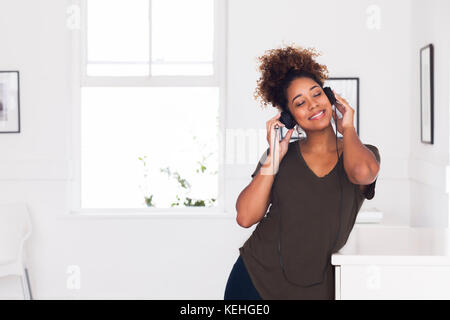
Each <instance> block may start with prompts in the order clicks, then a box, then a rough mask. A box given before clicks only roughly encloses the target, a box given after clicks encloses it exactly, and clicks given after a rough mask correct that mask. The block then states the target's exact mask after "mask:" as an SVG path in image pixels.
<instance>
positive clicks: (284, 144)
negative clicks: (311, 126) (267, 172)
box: [266, 112, 294, 173]
mask: <svg viewBox="0 0 450 320" xmlns="http://www.w3.org/2000/svg"><path fill="white" fill-rule="evenodd" d="M280 116H281V112H279V113H278V114H277V115H276V116H275V117H273V118H271V119H269V120H268V121H267V122H266V129H267V142H268V143H269V156H268V161H269V163H266V164H267V165H270V166H271V165H272V158H273V164H274V168H273V169H274V172H275V173H276V172H277V171H278V166H279V163H280V162H281V160H282V159H283V158H284V156H285V155H286V153H287V150H288V147H289V141H290V139H291V136H292V133H293V132H294V128H292V129H289V130H288V132H287V134H286V136H285V137H284V138H283V140H281V141H280V132H279V130H278V129H275V126H276V125H278V127H284V126H285V125H284V124H283V123H282V122H281V121H280V120H279V118H280ZM275 134H276V138H275ZM274 140H275V141H274ZM274 143H275V145H274ZM274 147H275V152H276V153H275V154H274V153H273V150H274Z"/></svg>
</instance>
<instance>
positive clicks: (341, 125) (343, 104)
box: [332, 90, 355, 135]
mask: <svg viewBox="0 0 450 320" xmlns="http://www.w3.org/2000/svg"><path fill="white" fill-rule="evenodd" d="M332 91H333V93H334V96H335V97H336V100H337V102H336V107H337V109H338V110H339V112H340V113H341V114H342V118H341V119H339V117H337V115H336V112H335V111H333V119H335V117H337V130H338V131H339V133H340V134H342V135H344V130H345V129H347V128H354V127H355V126H354V124H353V123H354V121H353V118H354V115H355V110H353V108H352V107H350V105H349V104H348V102H347V100H345V99H344V98H342V97H341V96H340V95H338V94H337V93H336V92H335V91H334V90H332Z"/></svg>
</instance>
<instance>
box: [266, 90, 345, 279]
mask: <svg viewBox="0 0 450 320" xmlns="http://www.w3.org/2000/svg"><path fill="white" fill-rule="evenodd" d="M319 84H320V83H319ZM323 91H324V92H325V95H326V96H327V97H328V100H329V101H330V103H331V106H333V105H334V106H336V102H337V99H336V97H335V95H334V93H333V91H332V90H331V88H330V87H325V88H323ZM336 117H337V109H336V108H335V114H334V123H335V126H336V153H337V156H338V163H339V161H340V159H341V157H340V156H339V151H338V145H337V119H336ZM279 120H280V122H281V123H283V124H284V125H285V127H286V128H287V129H292V128H293V127H294V126H295V125H296V124H297V122H296V121H295V119H294V117H293V116H292V114H291V113H290V112H289V110H288V111H283V112H281V115H280V118H279ZM275 129H280V130H281V128H279V127H278V126H277V125H276V126H275ZM276 138H277V130H275V137H274V139H276ZM275 148H276V144H275V140H274V143H273V149H274V151H273V155H272V159H275V157H274V155H275ZM337 171H338V179H339V185H340V187H341V196H340V201H339V228H338V232H337V233H336V238H335V239H334V243H333V247H332V248H331V249H330V251H329V252H328V259H327V262H326V263H325V266H324V268H323V272H322V280H321V281H320V282H316V283H312V284H309V285H300V284H296V283H294V282H292V281H290V280H289V279H288V278H287V277H286V273H285V271H284V266H283V261H282V259H281V253H280V251H281V245H280V225H281V223H280V216H281V212H280V211H279V212H278V256H279V258H280V266H281V270H282V272H283V276H284V278H285V279H286V281H288V282H289V283H291V284H293V285H295V286H297V287H303V288H309V287H312V286H315V285H318V284H321V283H322V282H323V280H324V277H325V271H326V270H327V266H328V263H329V262H331V252H332V251H333V249H334V247H335V246H336V242H337V239H338V236H339V233H340V231H341V222H342V189H343V187H342V179H341V173H340V170H339V167H338V170H337ZM278 208H279V206H278Z"/></svg>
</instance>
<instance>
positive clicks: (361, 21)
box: [0, 0, 450, 300]
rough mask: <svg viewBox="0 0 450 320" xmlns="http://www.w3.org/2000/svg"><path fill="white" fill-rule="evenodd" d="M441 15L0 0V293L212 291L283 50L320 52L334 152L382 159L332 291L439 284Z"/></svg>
mask: <svg viewBox="0 0 450 320" xmlns="http://www.w3.org/2000/svg"><path fill="white" fill-rule="evenodd" d="M449 16H450V2H449V1H447V0H396V1H387V0H370V1H368V0H339V1H335V0H321V1H300V0H277V1H275V0H246V1H237V0H189V1H186V0H133V1H125V0H64V1H61V0H40V1H32V0H2V1H1V2H0V24H1V26H2V27H1V28H0V39H2V46H1V48H2V50H0V146H1V148H2V150H3V152H2V159H1V160H0V168H1V169H0V219H1V222H0V299H5V300H16V299H17V300H22V299H34V300H51V299H63V300H69V299H94V300H95V299H149V300H159V299H167V300H178V299H187V300H191V299H192V300H203V299H205V300H223V299H224V293H225V291H226V288H227V284H228V283H229V280H230V278H229V276H230V273H231V272H232V270H233V267H234V266H236V264H235V262H236V259H238V257H239V255H240V248H241V247H242V246H243V245H244V243H246V241H247V239H249V237H251V236H252V234H253V236H254V237H255V234H256V233H255V234H254V232H256V231H258V232H259V231H261V232H262V231H263V230H260V229H262V228H263V226H258V223H251V224H244V223H239V214H241V213H242V215H244V214H245V212H244V211H245V209H240V210H238V209H237V208H238V207H239V206H238V205H237V204H238V199H239V196H240V195H241V193H242V192H243V190H244V189H246V188H247V187H248V186H249V185H250V184H251V183H254V182H255V179H259V181H260V182H259V183H260V184H258V186H260V187H261V188H262V185H263V179H266V180H264V181H266V182H267V181H269V178H268V177H258V178H252V176H251V175H252V173H253V172H254V170H255V167H256V166H257V164H258V163H259V164H260V165H261V162H260V161H261V159H263V160H264V154H265V151H266V150H267V149H268V148H269V142H268V131H267V130H268V127H267V124H268V121H269V120H271V119H272V120H273V119H274V118H276V116H277V115H279V110H277V108H275V106H274V105H272V104H269V105H267V106H266V107H264V106H263V105H262V103H261V100H258V99H257V98H256V97H255V89H256V88H257V82H258V79H260V77H261V69H259V68H258V67H259V66H260V63H261V60H258V58H259V57H262V56H264V55H265V54H267V53H268V50H274V49H277V48H278V49H280V48H286V47H287V46H297V47H301V48H315V49H316V50H317V52H320V55H319V56H317V57H316V61H317V63H320V64H321V65H325V66H326V67H327V69H328V76H329V78H328V79H327V80H326V81H325V83H324V86H329V87H331V88H332V89H334V90H335V94H338V95H339V99H338V100H339V104H340V105H341V106H342V105H345V112H347V115H346V116H344V112H342V110H341V109H339V111H340V112H339V114H340V116H341V117H344V118H345V121H347V120H348V119H350V120H351V121H350V120H348V121H347V122H342V123H345V124H346V131H345V134H340V135H337V137H338V138H342V139H343V145H344V147H343V148H344V149H343V150H344V154H349V153H350V152H355V153H354V154H357V151H351V150H356V148H357V147H356V146H359V149H358V150H360V151H361V150H363V148H364V150H365V151H364V152H367V153H365V155H366V156H367V158H365V159H369V158H368V157H369V155H370V157H372V158H371V159H372V162H373V163H374V164H375V163H376V162H375V160H377V159H375V157H373V155H372V153H371V152H370V150H369V149H368V148H365V147H363V145H364V144H370V145H373V146H376V148H377V150H378V151H379V155H380V161H379V162H378V164H379V167H378V169H379V171H377V174H376V187H375V185H373V187H374V192H375V195H374V196H373V198H372V199H365V201H364V202H363V203H362V206H361V208H360V209H359V212H357V215H356V220H355V221H353V223H354V226H353V224H351V225H350V224H349V225H348V226H347V225H345V226H347V229H345V230H347V231H348V232H349V233H350V235H349V238H348V240H345V241H344V242H345V245H344V247H343V248H341V249H340V250H339V251H338V252H334V253H333V255H332V256H330V263H331V264H330V265H329V266H330V267H332V268H333V278H332V279H331V278H328V279H329V280H330V281H331V282H330V283H332V285H333V287H332V288H333V289H332V291H333V296H332V298H334V299H341V300H345V299H450V289H448V288H450V236H449V235H450V233H448V227H449V223H450V219H449V217H450V202H449V201H450V200H449V186H450V166H449V154H450V139H449V136H450V133H449V121H450V114H449V110H450V40H449V37H448V32H447V31H448V30H450V20H449V19H448V17H449ZM284 62H285V63H286V60H285V61H284ZM311 97H312V96H311ZM311 99H312V98H311ZM342 99H345V100H342ZM311 101H312V100H311ZM327 101H328V100H327ZM343 101H345V103H344V102H343ZM327 106H329V108H330V109H329V110H332V109H331V108H332V105H331V104H329V103H328V102H327ZM311 107H312V105H311ZM341 108H342V107H341ZM334 110H336V107H334ZM299 112H300V111H299ZM297 114H300V113H297ZM327 116H328V117H330V116H332V115H331V114H329V115H327ZM350 116H353V117H350ZM341 119H342V118H341ZM330 120H331V121H330V123H333V127H332V128H333V130H335V129H336V127H335V125H334V122H333V121H334V120H333V119H332V118H330ZM273 123H275V122H273ZM305 123H306V122H305ZM317 123H318V122H317ZM314 125H315V126H318V125H319V124H314ZM311 126H313V124H311ZM311 128H312V127H311ZM347 128H350V129H349V130H347ZM286 129H287V128H281V129H280V130H279V131H278V132H279V133H281V134H282V135H283V136H284V137H285V135H286V134H287V130H286ZM273 132H277V131H273ZM293 132H294V133H293V134H292V136H291V138H290V139H291V140H292V141H293V142H294V143H292V142H291V144H292V146H293V147H292V148H295V146H297V142H298V141H297V140H299V139H300V137H301V136H302V134H303V135H305V131H304V132H299V131H296V130H294V131H293ZM324 132H325V131H324ZM328 132H331V131H328ZM333 132H335V131H333ZM347 132H351V133H349V135H348V136H347V137H349V136H350V134H351V137H352V138H348V139H345V138H347V137H345V135H347ZM333 134H334V133H333ZM311 136H312V134H311ZM335 136H336V135H335ZM270 137H271V136H270ZM333 139H334V138H333ZM288 140H289V139H288ZM332 141H334V140H332ZM336 141H337V140H336ZM347 141H349V142H347ZM350 143H352V146H353V148H354V149H352V147H349V146H348V144H350ZM291 144H290V146H289V148H291ZM333 144H334V142H333ZM333 144H332V146H333ZM336 146H337V145H336ZM304 150H305V152H306V149H304ZM345 151H347V152H345ZM361 152H362V151H361ZM288 154H293V153H289V152H288ZM361 154H362V153H361ZM262 156H263V157H262ZM334 156H336V152H335V154H334ZM350 158H351V157H348V159H347V158H345V157H344V158H343V159H346V160H347V162H345V160H343V161H344V162H343V164H342V165H344V164H345V165H347V164H348V163H350V161H351V160H350ZM357 158H358V157H356V158H354V159H356V160H353V161H354V163H356V162H357V161H358V160H357ZM285 159H287V158H285ZM285 159H283V160H285ZM305 159H306V156H305ZM336 159H337V158H336ZM336 159H335V160H334V162H336ZM283 160H282V161H281V163H280V166H279V170H280V171H279V172H278V176H275V178H274V179H277V178H279V177H280V174H281V173H282V172H283V171H282V170H283V168H286V166H283ZM313 162H314V161H313ZM310 163H311V162H310ZM305 164H306V163H305ZM305 168H306V169H308V168H307V167H305ZM358 168H359V167H358ZM371 172H372V173H373V172H374V171H371ZM374 177H375V174H373V175H372V177H371V178H372V179H371V180H370V181H369V180H367V179H366V183H358V184H361V185H366V184H367V185H368V184H369V183H370V184H373V181H374V180H373V178H374ZM272 179H273V177H272ZM292 180H294V178H292ZM275 181H276V180H275ZM355 181H356V180H355ZM359 181H362V180H359ZM256 183H257V182H255V183H254V184H252V185H253V189H252V190H256ZM333 183H334V182H333ZM353 184H355V183H353ZM358 184H356V187H358ZM336 188H337V189H336V190H339V188H338V186H337V185H336ZM248 190H249V189H248ZM271 190H273V189H271ZM321 190H325V189H321ZM333 190H334V189H333ZM291 191H292V192H296V190H295V189H293V190H292V189H291ZM254 192H256V191H254ZM336 194H337V195H339V191H337V193H336ZM255 198H256V197H255ZM246 207H247V208H250V205H248V206H247V205H246ZM273 207H274V206H273V205H272V208H273ZM334 207H336V210H337V208H338V204H337V203H336V205H335V206H334V205H333V208H334ZM241 208H244V205H243V204H241ZM277 208H282V206H279V207H277ZM333 210H334V209H333ZM238 211H241V212H239V214H238ZM260 211H261V210H260ZM336 212H337V211H336ZM262 213H263V214H264V213H266V211H265V210H264V212H262ZM336 214H337V213H336ZM355 214H356V213H355ZM269 217H270V215H269ZM242 219H243V218H242ZM241 221H243V220H241ZM258 228H259V229H258ZM257 229H258V230H257ZM255 230H256V231H255ZM339 230H340V229H339ZM350 231H351V232H350ZM270 239H273V241H276V240H275V239H276V234H273V235H270ZM281 239H283V238H281ZM261 248H262V247H261ZM273 248H276V246H275V242H273ZM253 250H258V249H257V248H253ZM275 254H276V253H275ZM249 256H251V254H249ZM248 261H249V260H248ZM248 261H247V260H246V263H247V266H248V267H250V265H249V262H248ZM277 263H278V262H277ZM292 268H295V267H292ZM292 268H291V269H289V270H290V271H291V272H294V271H292V270H293V269H292ZM298 268H300V266H299V267H298ZM277 270H278V269H277ZM249 271H250V274H251V279H252V280H255V281H256V271H255V272H254V273H252V271H251V270H249ZM298 272H302V271H301V270H300V269H299V270H298ZM411 279H415V280H414V281H411ZM261 281H262V280H261ZM254 284H255V286H256V288H257V289H258V291H260V290H259V288H262V287H263V284H262V283H260V282H258V283H254ZM260 293H264V296H263V295H261V296H263V298H267V299H269V298H273V299H277V296H276V295H273V296H271V295H269V294H268V293H266V292H261V291H260ZM280 299H285V297H280Z"/></svg>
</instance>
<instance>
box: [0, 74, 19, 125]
mask: <svg viewBox="0 0 450 320" xmlns="http://www.w3.org/2000/svg"><path fill="white" fill-rule="evenodd" d="M19 132H20V86H19V71H0V133H19Z"/></svg>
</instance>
